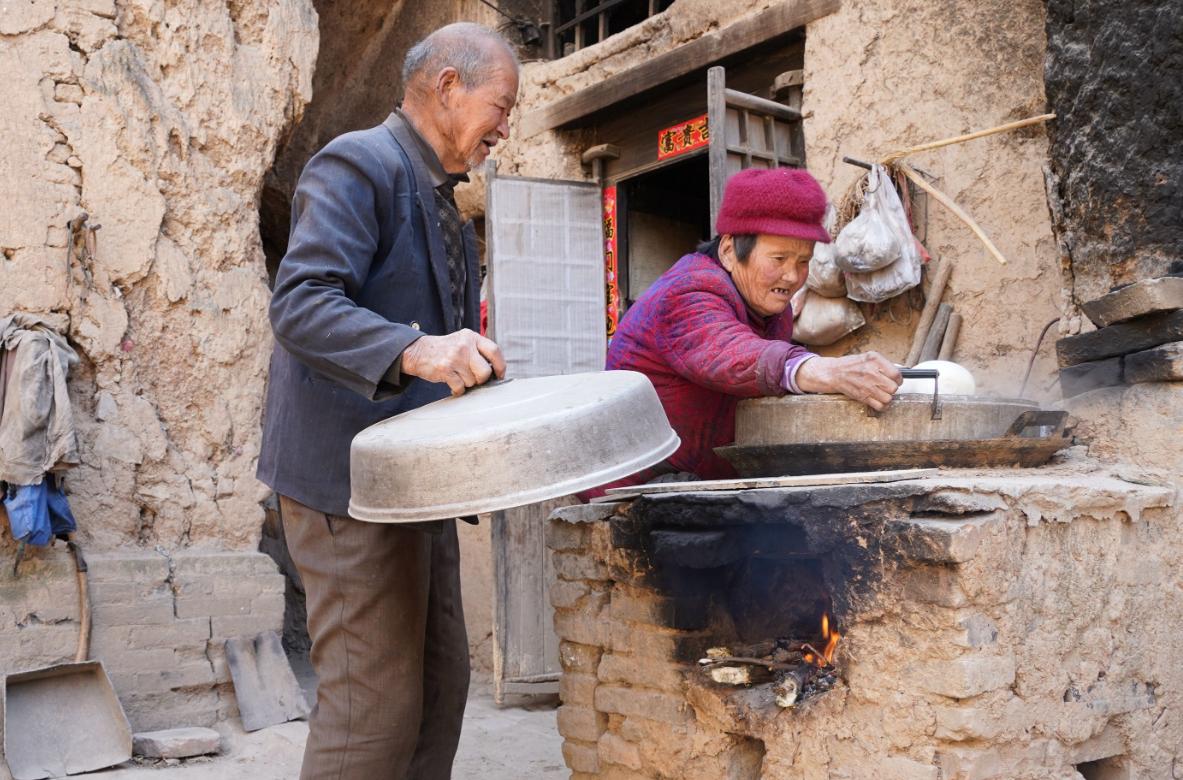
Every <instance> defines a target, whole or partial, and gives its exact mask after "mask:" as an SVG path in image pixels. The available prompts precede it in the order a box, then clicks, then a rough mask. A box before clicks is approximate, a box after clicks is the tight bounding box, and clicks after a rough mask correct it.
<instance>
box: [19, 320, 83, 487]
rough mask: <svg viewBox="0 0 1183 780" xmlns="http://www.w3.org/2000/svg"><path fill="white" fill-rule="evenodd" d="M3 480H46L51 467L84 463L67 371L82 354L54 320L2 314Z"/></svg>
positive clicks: (28, 482)
mask: <svg viewBox="0 0 1183 780" xmlns="http://www.w3.org/2000/svg"><path fill="white" fill-rule="evenodd" d="M0 351H3V360H2V361H0V362H2V364H3V367H2V370H0V384H2V386H3V388H2V391H0V481H2V482H7V483H9V484H10V485H17V486H27V485H37V484H40V483H41V481H42V479H43V478H44V475H45V474H46V473H47V472H50V471H54V470H60V469H63V468H66V467H68V466H72V465H75V464H77V463H78V444H77V437H76V436H75V432H74V416H73V413H72V411H71V407H70V396H69V393H68V391H67V387H66V375H67V374H68V373H69V370H70V367H71V366H73V365H75V364H76V363H77V362H78V354H77V353H76V352H75V351H74V350H73V348H72V347H70V345H69V344H68V343H67V342H66V339H65V338H63V337H62V336H61V335H60V334H59V333H57V332H56V331H55V330H54V329H53V328H52V327H51V326H50V324H49V323H48V322H46V321H45V320H43V319H41V318H40V317H37V316H35V315H31V314H24V313H17V314H12V315H9V316H7V317H0Z"/></svg>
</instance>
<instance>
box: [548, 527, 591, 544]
mask: <svg viewBox="0 0 1183 780" xmlns="http://www.w3.org/2000/svg"><path fill="white" fill-rule="evenodd" d="M590 537H591V531H590V529H589V528H588V526H587V525H585V524H582V523H565V522H563V521H562V520H552V521H550V522H549V523H547V525H546V546H547V547H549V548H550V549H552V550H583V549H586V548H587V545H588V540H589V539H590Z"/></svg>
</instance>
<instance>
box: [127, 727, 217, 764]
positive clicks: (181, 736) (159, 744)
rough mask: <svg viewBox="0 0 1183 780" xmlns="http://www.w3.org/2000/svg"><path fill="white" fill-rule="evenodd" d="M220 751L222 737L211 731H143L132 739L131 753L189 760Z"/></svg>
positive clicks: (182, 729)
mask: <svg viewBox="0 0 1183 780" xmlns="http://www.w3.org/2000/svg"><path fill="white" fill-rule="evenodd" d="M221 749H222V737H221V735H220V734H218V732H216V731H214V730H213V729H205V728H198V727H189V728H180V729H167V730H166V731H143V732H140V733H139V734H136V735H134V736H133V737H132V752H134V753H135V754H136V755H137V756H144V757H145V758H190V757H192V756H205V755H209V754H210V753H218V752H220V751H221Z"/></svg>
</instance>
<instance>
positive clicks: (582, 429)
mask: <svg viewBox="0 0 1183 780" xmlns="http://www.w3.org/2000/svg"><path fill="white" fill-rule="evenodd" d="M680 444H681V442H680V441H679V439H678V436H677V434H676V433H674V431H673V429H672V428H671V427H670V424H669V420H667V419H666V416H665V411H664V410H663V409H662V407H661V401H660V400H659V399H658V397H657V392H656V391H655V390H654V389H653V385H652V384H651V383H650V382H649V379H648V378H647V377H645V376H644V375H643V374H639V373H636V372H634V371H601V372H595V373H583V374H567V375H563V376H550V377H538V378H533V379H513V380H507V381H504V382H496V383H492V384H491V385H488V386H484V387H479V388H475V389H473V390H470V391H468V392H467V393H465V394H464V395H462V396H460V397H458V398H447V399H444V400H442V401H436V402H435V403H432V404H428V405H426V406H423V407H420V408H419V409H415V410H413V411H410V412H406V413H404V414H400V415H396V416H394V417H391V418H390V419H388V420H384V421H382V422H380V423H377V424H375V425H371V426H370V427H369V428H366V429H365V430H364V431H362V432H361V433H359V434H358V435H357V436H355V437H354V439H353V446H352V447H351V449H350V458H349V462H350V483H351V489H352V495H351V497H350V501H349V514H350V515H352V516H353V517H355V518H357V519H358V520H366V521H369V522H375V523H402V522H417V521H421V520H439V519H445V518H451V517H461V516H464V515H473V514H479V513H482V512H492V511H495V510H498V509H508V508H510V507H515V506H523V505H526V504H532V503H536V502H538V501H545V500H546V499H550V498H557V497H559V496H565V495H569V494H571V493H577V492H579V491H580V490H586V489H588V488H592V487H596V486H598V485H602V484H604V483H606V482H611V481H613V480H616V479H620V478H621V477H626V476H628V475H629V474H633V473H635V472H637V471H640V470H641V469H643V468H646V467H648V466H652V465H653V464H655V463H659V462H660V461H662V460H664V459H665V458H667V457H669V456H670V455H672V454H673V453H674V451H676V450H677V449H678V446H679V445H680Z"/></svg>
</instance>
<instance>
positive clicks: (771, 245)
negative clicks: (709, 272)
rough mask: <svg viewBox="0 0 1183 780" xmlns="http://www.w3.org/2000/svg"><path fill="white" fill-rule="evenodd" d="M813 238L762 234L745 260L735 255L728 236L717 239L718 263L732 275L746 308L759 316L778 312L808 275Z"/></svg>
mask: <svg viewBox="0 0 1183 780" xmlns="http://www.w3.org/2000/svg"><path fill="white" fill-rule="evenodd" d="M813 244H814V242H813V241H808V240H806V239H803V238H788V237H786V236H772V235H767V234H764V233H761V234H760V235H758V236H756V246H755V247H753V249H752V253H751V255H749V256H748V260H747V262H746V263H741V262H740V261H739V258H738V257H737V256H736V254H735V245H734V243H733V242H732V239H731V236H729V235H725V236H723V239H722V241H720V242H719V262H720V263H722V264H723V267H724V268H725V269H727V273H729V274H731V280H732V281H733V282H735V288H736V289H737V290H739V294H740V295H742V296H743V299H744V301H746V302H747V304H748V307H749V308H751V310H752V311H754V312H756V313H757V314H759V315H760V316H762V317H771V316H773V315H775V314H780V313H781V312H783V311H784V310H785V309H787V308H788V307H789V301H790V300H791V299H792V297H793V293H795V292H797V291H798V290H800V289H801V286H802V285H803V284H805V279H806V277H808V276H809V259H810V258H811V257H813Z"/></svg>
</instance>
